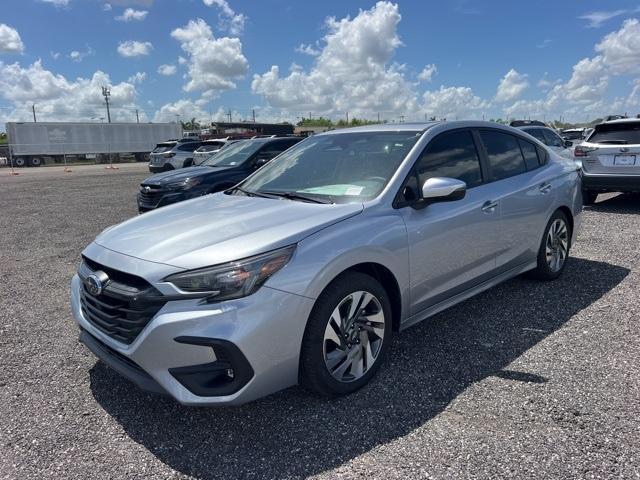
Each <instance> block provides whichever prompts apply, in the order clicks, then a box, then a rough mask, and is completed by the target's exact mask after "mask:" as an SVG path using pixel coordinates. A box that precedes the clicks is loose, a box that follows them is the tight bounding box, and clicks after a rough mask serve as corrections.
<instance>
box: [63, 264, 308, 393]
mask: <svg viewBox="0 0 640 480" xmlns="http://www.w3.org/2000/svg"><path fill="white" fill-rule="evenodd" d="M80 288H82V285H81V282H80V279H79V277H78V276H77V275H76V276H74V277H73V279H72V281H71V309H72V313H73V316H74V317H75V319H76V321H77V322H78V324H79V326H80V328H81V341H82V342H83V343H84V344H85V345H87V347H88V348H89V349H90V350H91V351H92V352H93V353H94V354H95V355H96V356H97V357H99V358H100V359H101V360H102V361H104V362H105V363H106V364H108V365H109V366H111V367H112V368H113V369H114V370H116V371H118V372H119V373H121V374H122V375H124V376H125V377H127V378H129V379H130V380H132V381H133V382H134V383H136V384H137V385H138V386H140V387H141V388H144V389H146V390H150V391H154V392H157V393H166V394H168V395H170V396H171V397H173V398H174V399H176V400H177V401H178V402H180V403H182V404H184V405H210V406H211V405H238V404H242V403H245V402H248V401H251V400H254V399H256V398H259V397H263V396H265V395H268V394H270V393H273V392H276V391H278V390H281V389H283V388H287V387H289V386H292V385H295V384H296V383H297V380H298V362H299V355H300V345H301V343H302V336H303V334H304V329H305V325H306V320H307V318H308V316H309V313H310V312H311V308H312V307H313V300H312V299H309V298H306V297H302V296H299V295H294V294H290V293H285V292H282V291H280V290H275V289H271V288H269V287H266V286H263V287H262V288H260V290H258V291H257V292H256V293H254V294H253V295H251V296H249V297H246V298H242V299H238V300H231V301H227V302H221V303H219V304H204V305H203V304H201V303H200V300H198V299H185V300H174V301H169V302H167V303H166V304H165V305H164V307H162V309H161V310H160V311H159V312H158V313H157V314H156V315H155V316H154V317H153V318H152V319H151V321H150V322H149V323H148V324H147V326H146V327H145V328H144V330H142V332H141V333H140V334H139V335H138V337H137V338H136V339H135V340H134V341H133V342H132V343H131V344H130V345H125V344H123V343H120V342H118V341H116V340H114V339H113V338H111V337H109V336H108V335H106V334H105V333H103V332H102V331H101V330H99V329H97V328H96V327H95V326H94V325H93V324H92V323H91V322H90V321H89V320H88V319H87V318H86V317H85V315H84V314H83V312H82V307H81V304H80ZM216 342H221V343H222V344H223V345H226V347H228V348H227V349H226V350H216ZM234 349H236V350H237V352H236V354H238V353H239V354H240V355H241V358H244V359H245V360H246V363H247V365H246V366H242V365H240V363H241V362H242V360H241V359H240V360H239V358H240V357H238V356H235V357H234V355H233V354H232V355H231V357H233V358H218V357H219V356H220V355H216V353H218V352H220V351H224V352H230V351H233V350H234ZM225 357H229V355H228V353H225ZM224 362H227V363H226V364H224ZM247 366H248V367H249V371H250V373H251V374H250V376H246V375H245V372H246V371H247V368H246V367H247ZM223 367H228V368H231V369H232V370H233V372H232V374H231V375H232V378H234V379H235V378H236V375H238V376H243V375H245V377H244V378H241V379H240V381H239V382H238V383H236V384H235V386H236V387H237V386H238V384H239V383H240V386H239V388H237V389H236V391H233V390H234V388H230V389H228V390H227V391H224V390H220V392H221V393H222V394H220V395H214V396H208V395H206V392H207V390H206V388H205V389H202V388H199V386H202V385H203V384H204V386H205V387H207V385H208V383H207V382H209V380H208V379H209V378H213V377H215V375H214V376H213V377H212V376H211V375H209V373H210V371H211V370H212V369H217V370H220V371H219V372H218V373H220V375H223V374H225V373H227V372H226V371H223ZM207 368H209V370H207ZM202 372H204V375H205V377H206V378H204V379H203V378H201V377H198V375H202V374H203V373H202ZM230 373H231V372H230ZM234 381H235V380H234ZM227 383H228V382H227ZM203 394H204V395H203Z"/></svg>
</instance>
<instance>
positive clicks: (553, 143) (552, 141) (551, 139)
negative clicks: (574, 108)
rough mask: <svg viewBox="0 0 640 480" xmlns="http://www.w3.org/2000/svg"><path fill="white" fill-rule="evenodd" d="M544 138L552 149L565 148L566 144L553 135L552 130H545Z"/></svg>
mask: <svg viewBox="0 0 640 480" xmlns="http://www.w3.org/2000/svg"><path fill="white" fill-rule="evenodd" d="M543 133H544V136H545V137H546V139H547V141H546V142H545V143H546V144H547V145H549V146H550V147H564V142H563V141H562V139H561V138H560V137H559V136H558V135H556V134H555V133H553V132H552V131H551V130H543Z"/></svg>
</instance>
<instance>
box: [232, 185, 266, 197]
mask: <svg viewBox="0 0 640 480" xmlns="http://www.w3.org/2000/svg"><path fill="white" fill-rule="evenodd" d="M227 192H240V193H243V194H244V195H246V196H247V197H262V198H275V197H274V195H264V194H263V193H262V192H250V191H249V190H245V189H244V188H241V187H234V188H231V189H230V190H227Z"/></svg>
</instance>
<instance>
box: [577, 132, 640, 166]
mask: <svg viewBox="0 0 640 480" xmlns="http://www.w3.org/2000/svg"><path fill="white" fill-rule="evenodd" d="M583 147H585V148H596V150H591V151H589V155H588V157H586V158H584V159H583V161H582V166H583V168H584V170H585V172H588V173H600V174H612V175H628V174H631V175H640V120H637V121H633V120H632V121H628V122H611V123H601V124H599V125H596V127H595V131H594V132H593V134H592V135H591V136H590V137H589V141H588V142H587V143H585V144H583Z"/></svg>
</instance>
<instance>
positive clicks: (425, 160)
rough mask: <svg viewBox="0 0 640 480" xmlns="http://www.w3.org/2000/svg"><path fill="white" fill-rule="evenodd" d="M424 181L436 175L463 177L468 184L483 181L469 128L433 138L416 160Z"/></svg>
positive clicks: (421, 180)
mask: <svg viewBox="0 0 640 480" xmlns="http://www.w3.org/2000/svg"><path fill="white" fill-rule="evenodd" d="M416 173H417V174H418V179H419V182H420V185H424V182H425V181H426V180H427V179H429V178H433V177H450V178H456V179H458V180H462V181H463V182H465V183H466V184H467V188H471V187H475V186H477V185H480V184H481V183H482V172H481V169H480V158H479V157H478V152H477V150H476V145H475V143H474V142H473V136H472V135H471V132H470V131H469V130H461V131H456V132H448V133H443V134H442V135H439V136H438V137H436V138H435V139H434V140H432V141H431V142H430V143H429V145H427V148H426V149H425V151H424V152H423V153H422V155H421V156H420V158H419V159H418V161H417V163H416Z"/></svg>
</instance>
